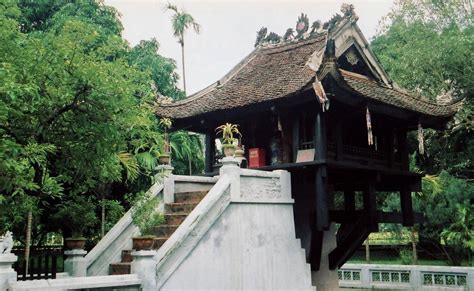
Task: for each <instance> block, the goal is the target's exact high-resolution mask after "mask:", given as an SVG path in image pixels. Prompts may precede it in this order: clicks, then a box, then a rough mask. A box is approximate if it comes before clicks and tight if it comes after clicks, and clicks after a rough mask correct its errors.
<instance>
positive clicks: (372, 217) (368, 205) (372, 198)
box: [363, 177, 378, 232]
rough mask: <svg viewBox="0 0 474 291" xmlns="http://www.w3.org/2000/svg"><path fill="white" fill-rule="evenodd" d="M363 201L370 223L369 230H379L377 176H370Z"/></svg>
mask: <svg viewBox="0 0 474 291" xmlns="http://www.w3.org/2000/svg"><path fill="white" fill-rule="evenodd" d="M363 193H364V195H363V203H364V211H365V213H366V215H367V217H368V222H369V224H370V226H369V230H370V231H373V232H377V231H378V213H377V195H376V194H377V193H376V191H375V177H374V178H369V183H368V185H367V188H366V189H365V190H364V192H363Z"/></svg>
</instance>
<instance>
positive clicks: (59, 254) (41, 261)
mask: <svg viewBox="0 0 474 291" xmlns="http://www.w3.org/2000/svg"><path fill="white" fill-rule="evenodd" d="M12 252H13V253H14V254H15V255H17V256H18V261H17V262H16V263H15V264H14V265H13V268H14V269H15V271H16V272H17V279H18V280H19V281H26V280H37V279H55V278H56V274H57V273H58V272H62V270H63V261H64V256H63V248H62V246H45V247H32V248H31V250H30V259H29V264H28V273H26V261H25V260H24V254H25V249H23V248H14V249H13V251H12Z"/></svg>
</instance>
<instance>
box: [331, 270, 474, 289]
mask: <svg viewBox="0 0 474 291" xmlns="http://www.w3.org/2000/svg"><path fill="white" fill-rule="evenodd" d="M338 276H339V286H340V287H351V288H367V289H371V288H376V289H410V290H474V289H473V288H474V268H469V267H440V266H404V265H369V264H345V265H344V266H342V268H341V269H340V270H339V271H338Z"/></svg>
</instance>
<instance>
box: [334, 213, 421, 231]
mask: <svg viewBox="0 0 474 291" xmlns="http://www.w3.org/2000/svg"><path fill="white" fill-rule="evenodd" d="M363 215H364V211H363V210H356V211H345V210H330V211H329V217H330V218H331V222H335V223H340V224H341V227H342V226H343V225H345V224H350V223H353V222H354V221H357V220H358V219H359V218H360V217H362V216H363ZM377 216H378V221H379V223H403V214H402V213H401V212H383V211H380V210H379V211H377ZM413 220H414V222H415V223H422V222H423V221H424V217H423V214H422V213H418V212H414V213H413ZM340 229H341V228H339V230H340ZM338 234H339V232H338Z"/></svg>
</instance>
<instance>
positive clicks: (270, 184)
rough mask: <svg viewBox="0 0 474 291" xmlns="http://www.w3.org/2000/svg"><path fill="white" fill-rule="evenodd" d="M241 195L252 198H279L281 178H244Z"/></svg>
mask: <svg viewBox="0 0 474 291" xmlns="http://www.w3.org/2000/svg"><path fill="white" fill-rule="evenodd" d="M240 193H241V194H240V195H241V197H242V198H251V199H277V198H282V196H281V185H280V178H271V179H270V178H258V177H249V178H244V179H243V181H242V183H241V192H240Z"/></svg>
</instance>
